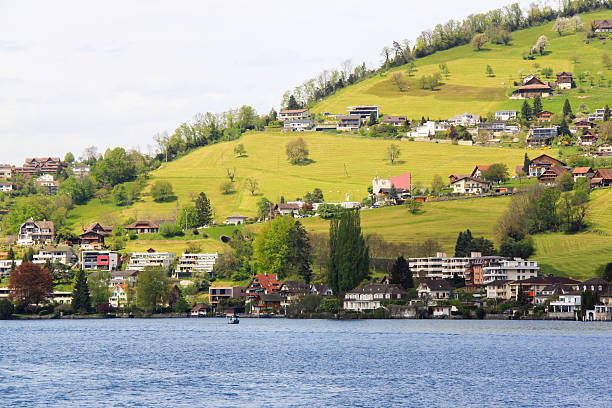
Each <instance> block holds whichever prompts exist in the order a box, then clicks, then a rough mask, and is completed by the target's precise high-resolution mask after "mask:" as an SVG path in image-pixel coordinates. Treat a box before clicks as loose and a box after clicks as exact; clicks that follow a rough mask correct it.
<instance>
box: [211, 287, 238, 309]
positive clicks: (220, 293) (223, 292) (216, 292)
mask: <svg viewBox="0 0 612 408" xmlns="http://www.w3.org/2000/svg"><path fill="white" fill-rule="evenodd" d="M245 294H246V288H245V287H244V286H211V287H209V288H208V302H209V303H210V305H211V306H212V307H213V309H215V310H216V309H217V305H218V304H219V302H221V301H222V300H225V299H244V297H245Z"/></svg>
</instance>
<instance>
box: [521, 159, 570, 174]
mask: <svg viewBox="0 0 612 408" xmlns="http://www.w3.org/2000/svg"><path fill="white" fill-rule="evenodd" d="M558 166H565V163H563V162H562V161H561V160H557V159H555V158H554V157H550V156H549V155H547V154H542V155H540V156H538V157H536V158H535V159H533V160H531V161H530V162H529V176H530V177H538V176H540V175H541V174H542V173H544V172H545V171H546V170H548V169H549V168H551V167H558Z"/></svg>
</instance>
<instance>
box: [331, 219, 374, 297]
mask: <svg viewBox="0 0 612 408" xmlns="http://www.w3.org/2000/svg"><path fill="white" fill-rule="evenodd" d="M327 270H328V285H329V286H330V287H331V288H332V290H333V291H334V294H337V293H339V292H345V291H347V290H351V289H354V288H355V287H357V286H358V285H359V283H361V281H363V280H364V279H367V278H368V277H369V276H370V256H369V248H368V246H367V245H366V242H365V238H364V237H363V233H362V232H361V222H360V218H359V211H355V210H350V211H345V212H343V213H342V214H341V216H340V219H334V220H331V224H330V228H329V263H328V268H327Z"/></svg>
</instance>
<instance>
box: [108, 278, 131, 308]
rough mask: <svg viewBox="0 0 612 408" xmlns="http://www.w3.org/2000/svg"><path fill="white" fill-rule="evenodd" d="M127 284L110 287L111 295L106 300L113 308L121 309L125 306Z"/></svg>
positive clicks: (116, 284)
mask: <svg viewBox="0 0 612 408" xmlns="http://www.w3.org/2000/svg"><path fill="white" fill-rule="evenodd" d="M128 290H129V288H128V284H127V283H115V284H113V285H112V286H111V288H110V291H111V295H110V297H109V298H108V303H110V305H111V306H112V307H114V308H121V307H124V306H127V300H128Z"/></svg>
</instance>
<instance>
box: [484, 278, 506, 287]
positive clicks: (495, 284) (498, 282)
mask: <svg viewBox="0 0 612 408" xmlns="http://www.w3.org/2000/svg"><path fill="white" fill-rule="evenodd" d="M509 282H512V281H511V280H509V279H497V280H494V281H492V282H489V283H487V285H486V286H500V285H504V284H506V283H509Z"/></svg>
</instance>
